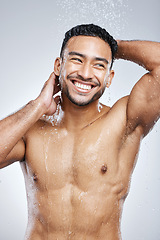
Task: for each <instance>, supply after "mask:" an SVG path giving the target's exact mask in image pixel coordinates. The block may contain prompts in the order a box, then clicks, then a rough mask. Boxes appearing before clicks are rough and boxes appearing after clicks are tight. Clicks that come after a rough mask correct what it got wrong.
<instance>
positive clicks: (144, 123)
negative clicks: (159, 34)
mask: <svg viewBox="0 0 160 240" xmlns="http://www.w3.org/2000/svg"><path fill="white" fill-rule="evenodd" d="M116 57H117V59H124V60H129V61H132V62H135V63H137V64H139V65H140V66H142V67H144V68H145V69H146V70H147V71H148V72H147V73H146V74H145V75H143V76H142V78H141V79H140V80H139V81H138V82H137V83H136V85H135V86H134V88H133V89H132V91H131V94H130V96H129V100H128V105H127V133H128V134H130V133H131V132H133V131H134V130H135V129H136V128H137V127H139V129H140V130H141V131H142V135H143V136H145V135H146V134H147V133H148V132H149V130H150V129H151V128H152V127H153V125H154V124H155V122H156V121H157V120H158V119H159V117H160V43H158V42H151V41H118V52H117V56H116Z"/></svg>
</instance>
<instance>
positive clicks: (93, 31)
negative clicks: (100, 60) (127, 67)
mask: <svg viewBox="0 0 160 240" xmlns="http://www.w3.org/2000/svg"><path fill="white" fill-rule="evenodd" d="M79 35H82V36H92V37H99V38H101V39H102V40H104V41H105V42H106V43H108V44H109V46H110V48H111V52H112V62H111V67H112V65H113V61H114V57H115V54H116V52H117V48H118V45H117V42H116V40H115V39H114V38H113V37H112V36H111V35H110V34H109V33H108V32H107V31H106V30H105V29H104V28H101V27H100V26H97V25H94V24H82V25H77V26H75V27H73V28H71V29H70V30H68V31H67V32H66V33H65V38H64V39H63V43H62V47H61V52H60V57H63V53H64V49H65V47H66V44H67V42H68V40H69V39H70V38H72V37H74V36H79ZM111 67H110V68H111Z"/></svg>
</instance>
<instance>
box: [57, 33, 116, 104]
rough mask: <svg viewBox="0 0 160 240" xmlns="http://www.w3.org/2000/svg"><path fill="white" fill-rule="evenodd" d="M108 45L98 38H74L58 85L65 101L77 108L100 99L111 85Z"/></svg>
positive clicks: (111, 72) (65, 51)
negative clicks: (109, 84) (108, 83)
mask: <svg viewBox="0 0 160 240" xmlns="http://www.w3.org/2000/svg"><path fill="white" fill-rule="evenodd" d="M111 60H112V55H111V49H110V47H109V45H108V44H107V43H106V42H104V41H103V40H101V39H100V38H98V37H90V36H89V37H88V36H76V37H72V38H71V39H70V40H69V41H68V44H67V47H66V48H65V50H64V56H63V60H62V62H61V70H60V76H59V81H60V85H61V89H62V95H63V97H65V96H67V98H68V99H69V100H70V101H71V102H72V103H74V104H76V105H78V106H85V105H87V104H89V103H91V102H93V101H95V100H97V99H99V98H100V97H101V96H102V94H103V92H104V90H105V88H106V85H107V82H109V81H111V79H110V78H112V77H113V76H112V75H113V71H110V64H111Z"/></svg>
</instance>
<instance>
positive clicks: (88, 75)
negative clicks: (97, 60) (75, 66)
mask: <svg viewBox="0 0 160 240" xmlns="http://www.w3.org/2000/svg"><path fill="white" fill-rule="evenodd" d="M78 75H80V76H81V77H82V78H84V79H92V78H93V69H92V66H91V65H90V64H87V63H85V64H82V65H81V68H80V69H79V71H78Z"/></svg>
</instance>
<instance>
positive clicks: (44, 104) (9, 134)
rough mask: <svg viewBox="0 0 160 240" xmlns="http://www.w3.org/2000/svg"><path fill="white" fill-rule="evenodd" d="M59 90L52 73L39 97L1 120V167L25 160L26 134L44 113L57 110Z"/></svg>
mask: <svg viewBox="0 0 160 240" xmlns="http://www.w3.org/2000/svg"><path fill="white" fill-rule="evenodd" d="M58 91H59V87H58V82H56V76H55V74H54V73H52V74H51V76H50V78H49V79H48V81H47V82H46V83H45V85H44V87H43V89H42V91H41V93H40V95H39V96H38V98H36V99H35V100H33V101H31V102H29V103H28V104H27V105H26V106H25V107H24V108H22V109H21V110H20V111H18V112H16V113H14V114H12V115H11V116H9V117H7V118H5V119H3V120H1V121H0V168H2V167H5V166H7V165H9V164H11V163H13V162H15V161H21V160H23V158H24V155H25V144H24V141H23V136H24V134H25V133H26V132H27V130H28V129H29V128H30V127H31V126H32V125H33V124H34V123H35V122H36V121H37V120H38V119H39V118H40V117H41V116H42V115H43V114H47V115H52V114H53V113H54V112H55V111H56V102H57V100H58V98H56V99H53V95H54V94H55V93H57V92H58Z"/></svg>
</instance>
